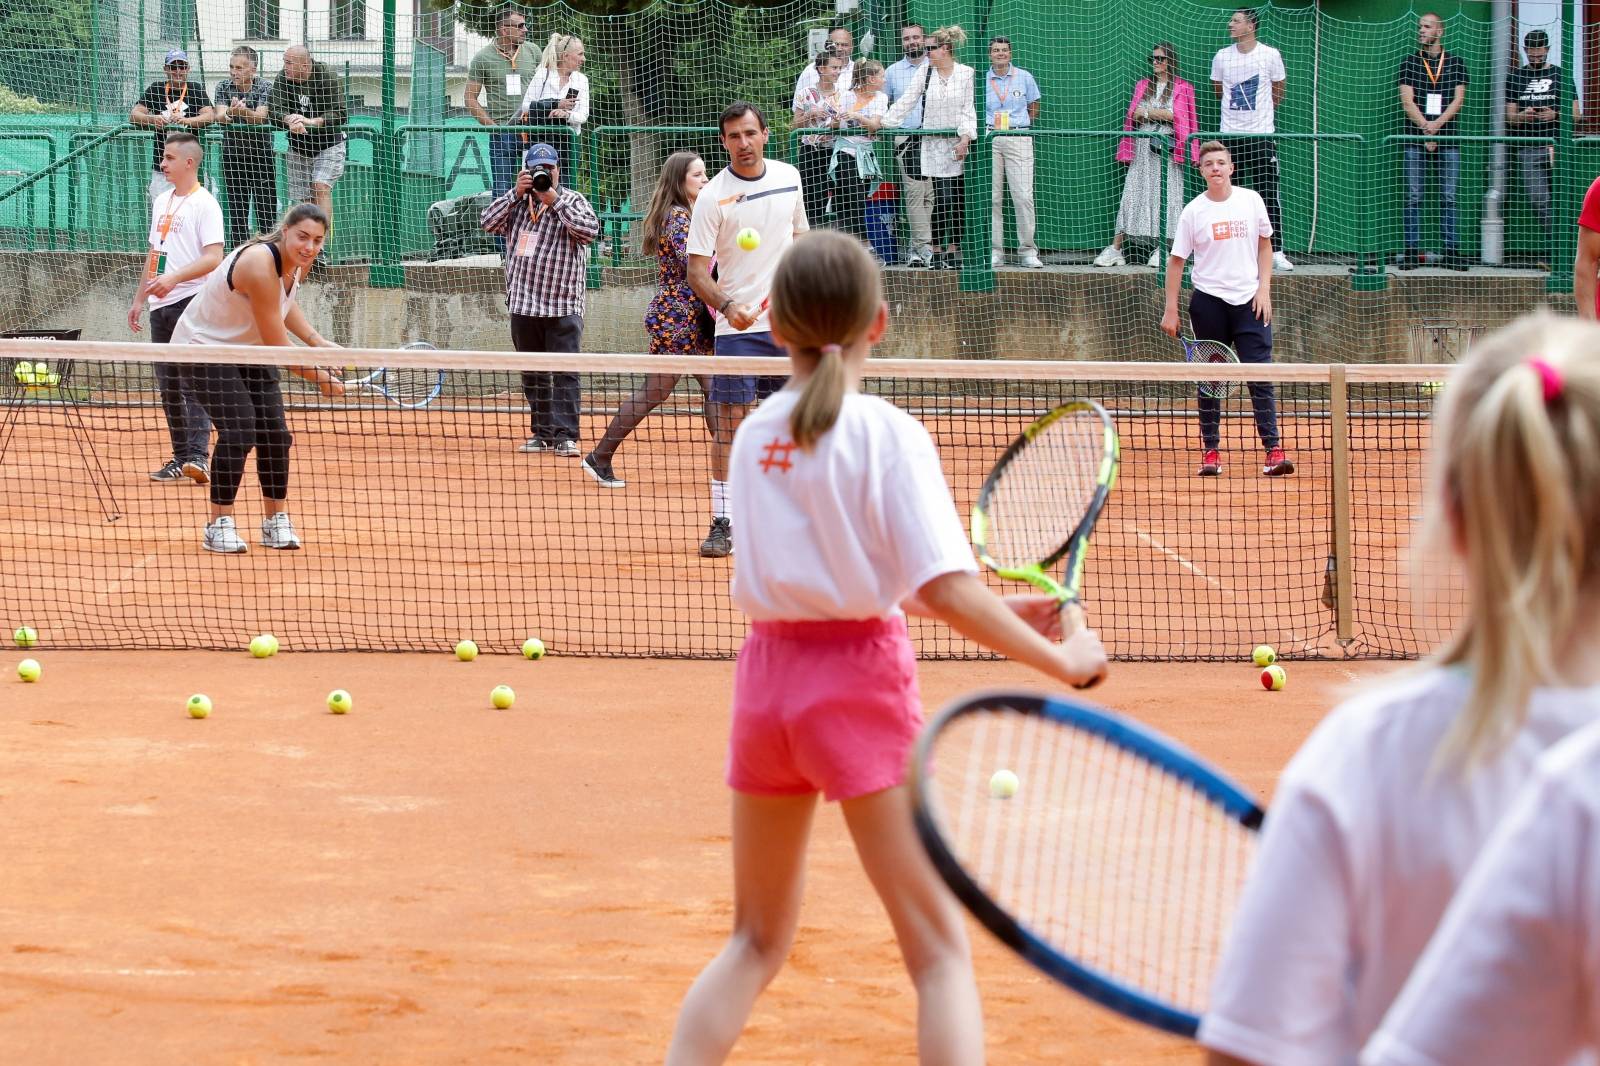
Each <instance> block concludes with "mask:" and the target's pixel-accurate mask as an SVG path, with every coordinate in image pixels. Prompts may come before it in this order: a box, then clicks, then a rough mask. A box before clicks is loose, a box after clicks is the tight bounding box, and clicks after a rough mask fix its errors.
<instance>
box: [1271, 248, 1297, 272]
mask: <svg viewBox="0 0 1600 1066" xmlns="http://www.w3.org/2000/svg"><path fill="white" fill-rule="evenodd" d="M1272 269H1273V270H1281V271H1283V272H1284V273H1285V274H1287V273H1288V272H1289V271H1291V270H1293V269H1294V264H1293V263H1291V262H1289V257H1288V256H1286V255H1284V254H1283V253H1282V252H1273V253H1272Z"/></svg>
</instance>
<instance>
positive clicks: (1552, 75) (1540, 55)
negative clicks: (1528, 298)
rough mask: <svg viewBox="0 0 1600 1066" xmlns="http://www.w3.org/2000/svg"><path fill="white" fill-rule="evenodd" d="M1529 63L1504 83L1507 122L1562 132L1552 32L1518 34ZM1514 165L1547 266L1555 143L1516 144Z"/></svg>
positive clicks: (1539, 133) (1529, 132)
mask: <svg viewBox="0 0 1600 1066" xmlns="http://www.w3.org/2000/svg"><path fill="white" fill-rule="evenodd" d="M1522 48H1523V51H1525V52H1526V53H1527V55H1528V65H1527V66H1525V67H1518V68H1517V69H1516V70H1514V71H1512V72H1511V80H1510V81H1509V82H1507V83H1506V122H1507V124H1508V125H1510V126H1511V127H1512V130H1511V132H1513V133H1520V134H1522V135H1524V136H1527V137H1556V136H1559V135H1560V133H1561V91H1562V86H1561V78H1562V75H1561V68H1560V67H1557V66H1552V65H1551V64H1549V63H1546V62H1545V60H1546V59H1548V58H1549V56H1550V35H1549V34H1548V33H1546V32H1545V31H1544V30H1529V31H1528V34H1527V36H1526V37H1524V38H1523V39H1522ZM1515 151H1516V155H1517V164H1518V169H1519V170H1520V171H1521V172H1522V191H1523V192H1525V193H1527V195H1528V202H1529V203H1530V204H1532V205H1533V213H1534V215H1535V216H1536V217H1537V218H1538V219H1539V230H1540V232H1541V233H1542V234H1543V237H1544V239H1543V242H1542V243H1541V244H1540V246H1539V269H1540V270H1549V269H1550V251H1551V240H1552V233H1551V229H1550V172H1551V171H1552V170H1553V169H1554V168H1555V161H1556V148H1555V145H1553V144H1536V145H1528V146H1526V147H1520V148H1516V149H1515Z"/></svg>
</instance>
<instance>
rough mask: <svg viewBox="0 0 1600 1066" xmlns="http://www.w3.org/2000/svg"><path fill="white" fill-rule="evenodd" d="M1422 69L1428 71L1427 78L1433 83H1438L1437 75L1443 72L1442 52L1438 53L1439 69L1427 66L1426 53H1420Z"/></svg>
mask: <svg viewBox="0 0 1600 1066" xmlns="http://www.w3.org/2000/svg"><path fill="white" fill-rule="evenodd" d="M1422 69H1423V70H1425V71H1427V72H1428V80H1429V81H1430V82H1432V83H1433V84H1435V85H1438V84H1439V75H1441V74H1443V73H1444V53H1443V52H1440V53H1439V69H1438V70H1434V69H1433V68H1432V67H1430V66H1428V53H1426V52H1424V53H1422Z"/></svg>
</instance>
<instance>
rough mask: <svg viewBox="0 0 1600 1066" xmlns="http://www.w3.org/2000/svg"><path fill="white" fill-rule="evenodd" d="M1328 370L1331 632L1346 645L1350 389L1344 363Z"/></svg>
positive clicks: (1350, 584) (1349, 633)
mask: <svg viewBox="0 0 1600 1066" xmlns="http://www.w3.org/2000/svg"><path fill="white" fill-rule="evenodd" d="M1328 369H1329V374H1328V409H1329V414H1330V415H1331V418H1330V420H1329V424H1328V433H1329V434H1330V436H1331V437H1332V440H1331V441H1330V442H1329V443H1330V444H1331V445H1332V448H1333V578H1334V589H1335V592H1334V597H1333V613H1334V632H1335V635H1336V636H1337V637H1338V638H1339V643H1340V645H1348V644H1349V643H1350V642H1351V641H1352V640H1354V639H1355V619H1354V615H1355V604H1354V603H1353V602H1352V601H1353V599H1354V595H1355V580H1354V575H1353V574H1352V573H1351V571H1350V566H1351V562H1352V553H1351V544H1350V388H1349V384H1348V382H1347V381H1346V378H1345V366H1344V364H1343V363H1336V364H1334V365H1333V366H1331V367H1329V368H1328Z"/></svg>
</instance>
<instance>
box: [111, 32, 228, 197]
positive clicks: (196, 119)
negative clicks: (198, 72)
mask: <svg viewBox="0 0 1600 1066" xmlns="http://www.w3.org/2000/svg"><path fill="white" fill-rule="evenodd" d="M165 65H166V72H167V76H166V77H165V78H163V79H161V80H160V81H153V82H151V83H150V85H149V87H148V88H147V89H145V91H144V95H143V96H141V97H139V102H138V103H136V104H134V105H133V110H132V111H131V112H130V113H129V114H128V120H129V121H130V122H132V123H133V124H134V125H135V126H147V127H149V128H151V129H153V130H155V131H156V136H155V151H154V153H153V155H152V156H151V159H150V166H151V168H152V170H153V171H154V173H153V174H152V175H151V177H150V199H151V200H152V201H154V200H155V198H156V197H158V196H160V195H161V194H162V193H164V192H167V191H168V190H170V189H171V188H172V183H171V182H169V181H168V180H167V179H166V178H165V177H164V176H163V175H162V173H161V150H162V148H164V147H165V146H166V143H167V131H168V130H176V129H186V130H189V131H190V132H191V133H192V132H193V131H195V130H197V129H199V128H200V127H201V126H205V125H209V124H210V123H211V121H212V120H213V118H214V117H215V116H213V115H212V113H211V97H210V96H208V95H207V94H206V87H205V86H204V85H202V84H201V83H200V82H198V81H190V80H189V53H188V52H185V51H184V50H183V49H182V48H174V49H173V50H172V51H170V52H168V53H167V59H166V64H165Z"/></svg>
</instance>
